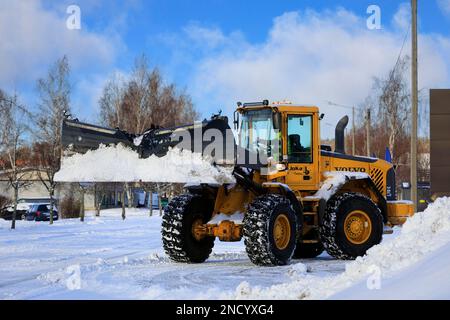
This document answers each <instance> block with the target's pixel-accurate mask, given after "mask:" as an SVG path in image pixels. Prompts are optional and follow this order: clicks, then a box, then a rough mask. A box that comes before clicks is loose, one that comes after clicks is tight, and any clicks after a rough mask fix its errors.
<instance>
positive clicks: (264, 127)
mask: <svg viewBox="0 0 450 320" xmlns="http://www.w3.org/2000/svg"><path fill="white" fill-rule="evenodd" d="M239 145H240V146H241V147H242V148H245V149H247V150H250V151H253V152H258V153H260V154H261V153H262V154H265V155H267V156H273V157H274V158H275V157H276V156H277V152H275V151H278V152H279V148H280V143H279V134H278V133H277V132H276V131H275V130H274V127H273V120H272V110H251V111H246V112H245V113H244V114H243V115H242V120H241V123H240V128H239Z"/></svg>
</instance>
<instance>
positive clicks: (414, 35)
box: [411, 0, 419, 212]
mask: <svg viewBox="0 0 450 320" xmlns="http://www.w3.org/2000/svg"><path fill="white" fill-rule="evenodd" d="M411 17H412V23H411V25H412V33H411V34H412V54H411V56H412V66H411V73H412V74H411V83H412V88H411V98H412V116H411V119H412V128H411V129H412V130H411V200H412V202H413V204H414V212H417V109H418V96H419V94H418V74H417V0H411Z"/></svg>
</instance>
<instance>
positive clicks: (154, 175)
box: [55, 144, 234, 184]
mask: <svg viewBox="0 0 450 320" xmlns="http://www.w3.org/2000/svg"><path fill="white" fill-rule="evenodd" d="M55 180H56V181H59V182H137V181H143V182H173V183H175V182H177V183H186V182H189V183H219V184H222V183H233V182H234V179H233V177H232V175H231V173H230V172H229V170H226V169H225V168H219V167H215V166H213V165H212V164H211V162H209V161H207V160H206V159H203V158H202V156H201V155H200V154H198V153H192V152H190V151H186V150H183V151H181V150H179V149H171V150H169V152H168V153H167V155H165V156H164V157H161V158H159V157H157V156H155V155H153V156H151V157H149V158H147V159H140V158H139V155H138V153H136V152H135V151H133V150H132V149H130V148H127V147H125V146H123V145H121V144H119V145H117V146H100V148H99V149H96V150H90V151H88V152H86V153H85V154H75V155H73V156H71V157H67V158H63V160H62V164H61V170H60V171H59V172H58V173H57V174H56V176H55Z"/></svg>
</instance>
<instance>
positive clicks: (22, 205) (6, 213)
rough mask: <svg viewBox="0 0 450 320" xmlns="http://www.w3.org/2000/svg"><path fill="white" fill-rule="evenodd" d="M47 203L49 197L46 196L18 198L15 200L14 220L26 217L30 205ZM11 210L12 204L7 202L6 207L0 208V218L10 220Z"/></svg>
mask: <svg viewBox="0 0 450 320" xmlns="http://www.w3.org/2000/svg"><path fill="white" fill-rule="evenodd" d="M49 203H50V199H48V198H20V199H19V200H17V209H16V220H25V219H27V214H28V211H29V210H30V208H31V206H32V205H38V204H49ZM13 212H14V207H13V205H12V204H9V205H7V206H6V207H4V208H2V209H0V218H3V219H5V220H12V216H13Z"/></svg>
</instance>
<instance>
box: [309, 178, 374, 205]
mask: <svg viewBox="0 0 450 320" xmlns="http://www.w3.org/2000/svg"><path fill="white" fill-rule="evenodd" d="M323 176H324V177H325V178H326V179H325V181H324V182H323V184H322V186H321V187H320V189H319V190H317V192H316V193H315V194H314V195H313V196H311V197H312V198H322V199H325V200H328V199H330V197H331V196H332V195H333V194H335V193H336V190H337V189H338V188H339V186H341V185H343V184H344V183H345V182H346V181H347V180H355V179H366V178H368V177H369V176H368V175H367V173H363V172H347V171H345V172H344V171H326V172H324V173H323ZM306 198H308V197H306Z"/></svg>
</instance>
